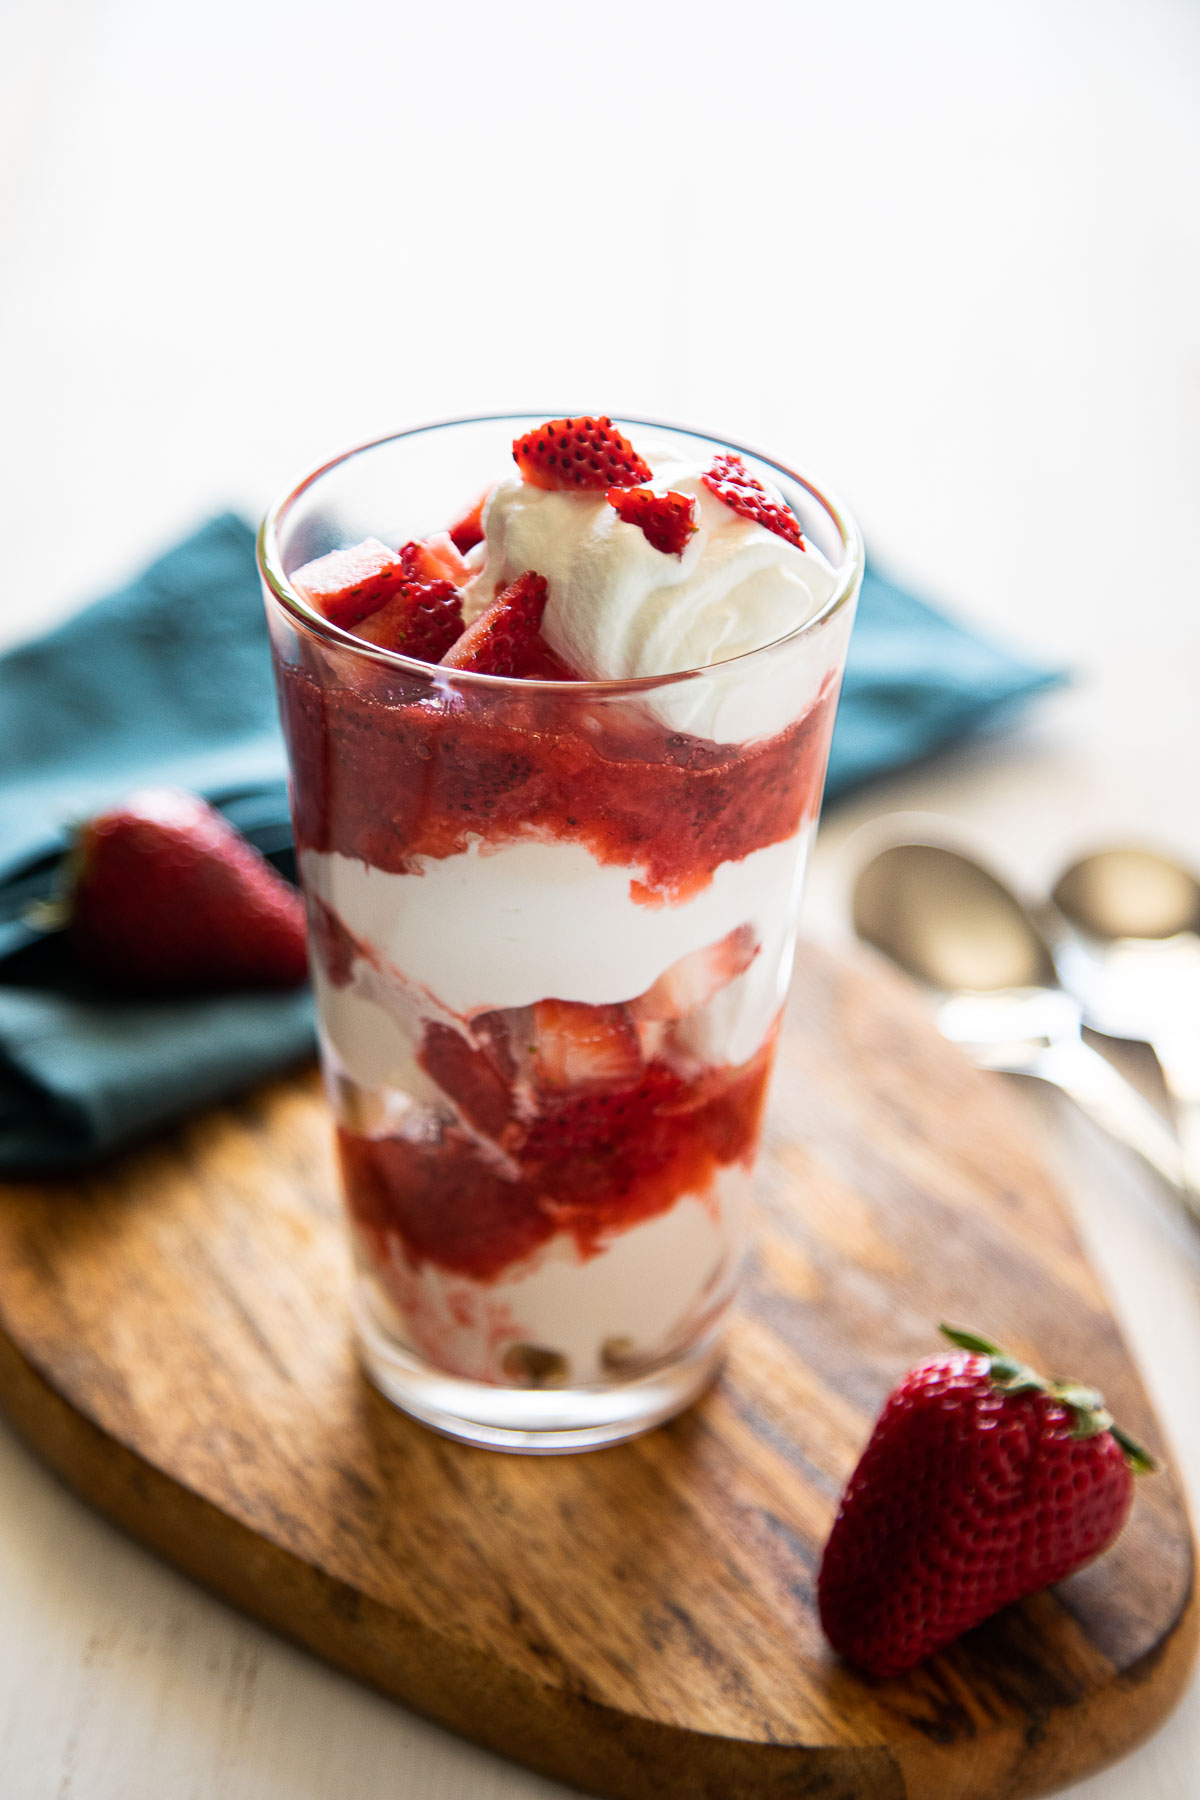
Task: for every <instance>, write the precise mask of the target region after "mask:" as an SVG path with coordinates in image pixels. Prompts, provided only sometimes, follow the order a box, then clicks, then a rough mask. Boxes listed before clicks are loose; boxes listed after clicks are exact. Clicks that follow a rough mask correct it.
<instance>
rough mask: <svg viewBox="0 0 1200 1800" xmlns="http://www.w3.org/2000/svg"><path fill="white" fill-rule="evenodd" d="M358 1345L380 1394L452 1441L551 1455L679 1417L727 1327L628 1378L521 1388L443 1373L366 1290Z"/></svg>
mask: <svg viewBox="0 0 1200 1800" xmlns="http://www.w3.org/2000/svg"><path fill="white" fill-rule="evenodd" d="M354 1311H355V1321H356V1324H357V1326H358V1342H359V1350H360V1353H361V1356H362V1361H363V1364H364V1367H365V1368H366V1372H367V1374H368V1375H369V1376H370V1378H371V1380H372V1381H373V1382H374V1383H375V1386H376V1387H377V1388H378V1389H379V1391H380V1392H381V1393H382V1394H383V1395H385V1396H386V1398H387V1399H389V1400H390V1401H392V1403H393V1405H395V1406H398V1407H399V1408H400V1410H401V1412H406V1413H408V1414H409V1415H410V1416H411V1417H412V1418H414V1419H419V1420H420V1422H421V1424H422V1425H429V1426H432V1428H433V1430H434V1431H440V1432H441V1433H442V1435H443V1436H444V1437H449V1438H457V1439H458V1441H459V1442H460V1443H463V1444H477V1445H480V1446H481V1447H482V1448H484V1449H486V1450H511V1451H516V1452H518V1453H519V1454H522V1455H525V1456H549V1455H556V1454H561V1453H562V1452H563V1451H572V1450H601V1449H603V1448H604V1446H605V1445H606V1444H620V1443H623V1442H624V1440H625V1439H626V1438H632V1437H640V1436H641V1434H642V1433H643V1432H645V1431H651V1430H653V1428H654V1427H655V1426H656V1425H662V1424H664V1423H665V1422H666V1420H668V1419H673V1418H674V1417H675V1415H676V1414H677V1413H681V1412H682V1411H683V1410H684V1408H685V1407H688V1406H690V1405H691V1404H692V1401H693V1400H696V1399H698V1398H699V1397H700V1395H701V1394H702V1393H703V1392H704V1390H705V1388H707V1387H708V1386H709V1384H710V1383H711V1382H712V1380H713V1378H714V1377H715V1375H716V1373H717V1370H718V1368H719V1366H720V1362H721V1353H722V1342H721V1338H722V1330H721V1327H722V1324H723V1321H718V1322H717V1324H716V1325H714V1326H713V1328H712V1329H711V1330H710V1331H709V1332H708V1333H707V1334H706V1335H705V1336H704V1337H703V1338H701V1339H700V1340H699V1341H698V1342H697V1343H696V1344H694V1345H692V1347H691V1348H690V1349H689V1350H687V1351H685V1352H684V1353H682V1354H681V1355H679V1356H676V1357H673V1358H672V1359H671V1361H670V1362H668V1363H664V1364H663V1365H662V1366H661V1367H660V1368H658V1369H654V1370H652V1371H650V1372H649V1373H647V1374H643V1375H639V1376H637V1377H635V1378H634V1379H632V1380H629V1381H621V1382H604V1383H599V1382H598V1383H596V1384H595V1385H593V1386H590V1387H574V1388H571V1387H560V1388H512V1387H495V1386H493V1385H492V1384H491V1383H489V1382H485V1381H467V1380H463V1379H462V1378H461V1377H459V1376H456V1375H447V1374H444V1373H443V1372H442V1371H441V1370H440V1369H435V1368H434V1367H433V1365H432V1364H431V1363H427V1362H425V1361H424V1359H423V1358H421V1357H419V1356H414V1355H413V1354H412V1353H411V1352H410V1351H408V1350H403V1349H401V1348H400V1346H399V1345H398V1344H397V1343H396V1342H395V1340H394V1339H393V1338H390V1337H389V1336H388V1335H387V1333H386V1332H384V1331H383V1330H381V1328H380V1326H379V1323H378V1321H377V1320H376V1319H375V1318H374V1317H373V1316H372V1314H371V1310H370V1307H369V1305H368V1304H366V1303H365V1302H364V1299H363V1297H362V1296H361V1294H360V1295H359V1297H358V1298H357V1299H356V1303H355V1309H354Z"/></svg>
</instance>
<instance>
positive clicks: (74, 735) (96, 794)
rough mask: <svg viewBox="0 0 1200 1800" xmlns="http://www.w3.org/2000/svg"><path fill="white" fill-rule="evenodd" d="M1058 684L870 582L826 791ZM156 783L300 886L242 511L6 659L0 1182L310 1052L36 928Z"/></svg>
mask: <svg viewBox="0 0 1200 1800" xmlns="http://www.w3.org/2000/svg"><path fill="white" fill-rule="evenodd" d="M1061 679H1062V677H1061V675H1060V674H1058V673H1056V672H1054V671H1050V670H1047V669H1040V668H1035V667H1033V666H1031V665H1030V664H1028V663H1025V662H1021V661H1019V660H1018V659H1017V658H1015V657H1013V656H1011V655H1009V654H1008V653H1007V652H1006V651H1004V650H1002V649H1000V648H998V647H997V646H995V645H993V644H991V643H989V642H987V641H986V640H984V639H982V638H980V637H977V636H976V635H974V634H973V633H970V632H967V631H965V630H963V629H962V627H961V626H958V625H956V624H954V623H953V622H952V621H951V620H949V619H947V618H945V617H944V616H943V615H942V614H940V613H938V612H936V611H934V609H933V608H932V607H929V606H926V605H925V604H924V602H922V601H920V600H917V599H915V598H914V597H913V596H912V595H911V594H907V593H905V592H904V591H903V589H901V588H898V587H895V586H893V585H892V584H891V583H890V582H888V581H885V580H884V579H883V578H882V577H881V576H879V575H878V574H876V573H875V571H874V570H869V571H868V573H867V576H866V579H865V581H864V583H863V591H862V599H861V601H860V604H859V614H858V623H857V625H856V627H855V631H854V639H853V643H852V645H851V650H850V658H849V663H848V666H847V670H846V679H845V685H844V687H843V692H842V701H841V709H840V712H839V716H838V723H837V730H836V732H835V735H834V741H833V753H832V757H831V760H830V768H829V782H828V793H829V794H830V795H831V796H832V795H836V794H838V793H841V792H842V791H844V790H845V789H846V788H848V787H850V786H852V785H855V784H857V783H859V782H862V781H865V780H866V779H868V778H869V777H870V776H872V775H875V774H878V773H880V772H881V771H883V770H886V769H894V768H896V767H898V766H900V765H901V764H904V763H907V762H911V761H913V760H914V759H916V758H918V757H921V756H925V755H927V754H928V753H929V752H930V751H932V750H935V749H937V748H938V747H939V746H940V745H942V744H945V743H947V742H949V741H951V740H953V739H955V738H958V737H961V736H963V735H965V734H966V733H967V732H973V731H977V730H979V729H980V728H981V727H984V726H986V725H988V724H990V723H992V722H993V721H994V720H995V719H996V718H997V717H998V716H1000V715H1001V714H1003V713H1004V712H1006V711H1007V710H1008V709H1009V708H1011V707H1012V706H1013V705H1014V704H1016V703H1017V702H1019V701H1021V700H1023V699H1025V698H1027V697H1028V696H1029V695H1031V694H1033V693H1036V692H1038V691H1039V690H1040V689H1044V688H1047V687H1050V686H1052V685H1054V684H1055V683H1056V682H1057V681H1059V680H1061ZM147 782H153V783H161V782H170V783H174V784H177V785H179V786H182V787H186V788H191V789H193V790H194V791H195V792H197V793H202V794H204V795H206V796H207V798H209V799H210V800H212V801H214V802H215V803H216V804H217V805H218V806H220V807H221V809H222V810H223V811H224V812H225V813H226V814H227V815H228V817H229V818H231V819H232V820H233V822H234V824H236V825H237V826H238V827H239V829H241V830H243V831H245V832H246V834H247V836H248V837H249V838H250V839H251V840H252V841H253V842H254V843H256V844H258V846H259V848H260V849H261V850H263V852H264V854H266V855H269V856H271V857H272V858H273V860H275V862H276V863H277V865H278V866H279V867H280V868H282V869H283V870H284V872H285V873H288V874H290V873H291V872H292V869H291V862H290V848H289V846H290V835H289V828H288V814H287V792H286V781H285V759H284V752H283V744H282V740H281V738H280V735H279V726H278V721H277V717H276V711H275V693H274V688H273V685H272V681H271V668H270V654H269V649H268V642H267V630H266V620H265V616H264V612H263V605H262V599H261V596H260V593H259V587H258V578H257V575H256V572H255V566H254V534H253V532H252V531H251V530H250V528H249V526H248V525H246V524H245V523H244V522H243V521H242V520H241V519H238V518H236V517H234V516H233V515H232V514H224V515H222V516H221V517H219V518H215V519H212V520H210V521H209V522H208V523H207V524H205V525H203V526H201V528H200V529H199V530H198V531H197V532H195V533H194V534H193V535H192V536H191V537H189V538H187V539H186V540H185V541H184V542H183V543H180V544H178V545H176V546H175V548H174V549H171V550H169V551H168V552H167V553H166V555H165V556H162V557H160V558H159V559H158V561H156V562H154V563H152V564H151V566H150V567H149V568H148V569H146V570H145V572H144V573H143V574H142V575H140V576H139V577H138V578H137V580H136V581H134V582H132V583H131V584H130V586H129V587H127V588H124V589H123V590H122V591H121V592H120V593H117V594H113V595H111V596H110V597H109V598H108V599H105V600H100V601H98V602H96V604H95V605H93V606H90V607H88V608H87V609H86V611H84V612H82V613H79V614H78V615H77V616H76V617H75V618H73V619H70V620H68V621H67V623H66V624H64V625H60V626H59V627H58V628H57V629H56V630H54V631H51V632H49V633H48V634H47V635H46V636H45V637H43V638H40V639H38V640H37V641H36V642H33V643H29V644H25V645H22V646H21V647H20V648H18V649H16V650H13V651H11V652H9V654H8V655H6V656H4V657H0V1170H3V1171H6V1172H17V1171H36V1170H38V1169H49V1168H59V1167H64V1166H70V1165H73V1164H81V1163H85V1162H89V1161H91V1160H93V1159H95V1158H97V1157H100V1156H102V1155H105V1154H107V1153H108V1152H110V1151H112V1150H114V1149H115V1148H117V1147H118V1146H119V1145H121V1144H123V1143H126V1142H128V1141H129V1140H130V1139H133V1138H136V1137H138V1136H141V1135H143V1134H145V1133H146V1132H148V1131H150V1130H152V1129H153V1128H154V1127H156V1126H158V1125H161V1124H163V1123H164V1122H165V1121H167V1120H168V1119H171V1118H175V1117H177V1116H178V1115H179V1114H181V1113H183V1112H186V1111H187V1110H189V1109H191V1108H194V1107H198V1106H203V1105H206V1104H208V1103H211V1102H212V1101H214V1100H217V1099H219V1098H221V1097H222V1096H224V1095H228V1094H231V1093H235V1092H236V1091H238V1090H239V1089H240V1088H244V1087H246V1086H248V1085H249V1084H251V1083H253V1082H255V1081H257V1080H259V1079H261V1078H263V1077H265V1076H267V1075H269V1074H271V1073H273V1072H275V1071H277V1070H279V1069H283V1068H286V1067H288V1066H289V1065H291V1064H294V1063H296V1062H299V1061H300V1060H302V1059H303V1058H305V1057H306V1056H308V1055H309V1054H310V1053H311V1050H312V1045H313V1022H312V1007H311V1000H310V997H309V995H308V994H307V993H292V994H282V995H280V994H265V995H257V994H252V995H245V994H242V995H213V996H208V997H202V998H197V999H188V1000H169V1001H168V1000H162V1001H145V1000H139V1001H127V1002H120V1001H114V1000H113V999H112V998H111V996H109V995H103V994H100V993H98V992H96V991H95V990H94V989H92V988H90V987H89V985H88V984H87V983H86V981H84V980H82V979H81V978H80V977H79V976H78V974H76V973H75V972H74V971H73V970H72V969H71V968H70V965H69V961H68V959H67V957H66V955H65V953H64V951H63V949H62V946H61V945H60V944H59V942H58V940H57V939H56V938H54V937H43V936H41V935H40V934H39V933H38V932H37V931H36V930H35V929H34V928H33V927H32V926H31V925H29V924H28V923H27V922H26V919H25V914H26V911H27V909H28V907H29V905H30V903H31V902H32V901H34V900H37V899H39V898H42V897H45V896H46V895H48V894H49V893H51V892H52V891H53V887H54V881H55V875H56V870H57V865H58V861H59V858H60V856H61V854H62V850H63V847H64V844H65V842H66V840H67V836H68V834H69V831H70V827H71V822H72V821H73V820H76V819H81V818H85V817H87V816H88V814H90V813H92V812H94V811H96V810H97V809H98V808H99V807H101V806H104V805H106V804H108V803H110V802H112V801H114V800H117V799H119V798H120V797H121V796H122V795H123V794H125V793H127V792H128V791H129V790H130V789H131V788H134V787H137V786H142V785H144V784H146V783H147Z"/></svg>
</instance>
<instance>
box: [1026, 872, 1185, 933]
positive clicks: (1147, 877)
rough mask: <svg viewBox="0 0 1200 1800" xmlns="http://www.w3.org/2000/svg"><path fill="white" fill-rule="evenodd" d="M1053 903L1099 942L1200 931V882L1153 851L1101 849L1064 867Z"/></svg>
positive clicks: (1056, 885)
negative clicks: (1066, 867) (1068, 866)
mask: <svg viewBox="0 0 1200 1800" xmlns="http://www.w3.org/2000/svg"><path fill="white" fill-rule="evenodd" d="M1053 898H1054V904H1055V905H1056V906H1057V907H1058V910H1059V912H1061V913H1062V914H1063V916H1064V917H1065V918H1067V919H1069V920H1070V922H1071V924H1072V925H1074V926H1075V928H1076V930H1077V931H1082V932H1084V933H1086V935H1087V936H1088V937H1092V938H1097V939H1098V940H1099V941H1100V942H1101V943H1113V942H1115V941H1116V940H1117V939H1118V938H1155V939H1161V938H1171V937H1177V936H1178V935H1179V933H1180V932H1184V931H1200V881H1197V880H1196V877H1195V876H1194V875H1193V874H1192V872H1191V870H1190V869H1185V868H1183V867H1182V866H1181V865H1180V864H1179V863H1177V862H1174V861H1173V860H1172V859H1171V858H1170V857H1168V856H1161V855H1159V854H1158V852H1157V851H1154V850H1137V849H1121V850H1098V851H1096V852H1095V853H1094V854H1093V855H1091V856H1085V857H1082V858H1081V859H1080V860H1079V861H1078V862H1076V863H1072V865H1071V867H1070V868H1069V869H1066V870H1064V872H1063V874H1061V875H1060V876H1059V878H1058V881H1057V882H1056V883H1055V886H1054V896H1053Z"/></svg>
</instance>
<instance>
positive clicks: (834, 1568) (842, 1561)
mask: <svg viewBox="0 0 1200 1800" xmlns="http://www.w3.org/2000/svg"><path fill="white" fill-rule="evenodd" d="M942 1331H943V1333H944V1334H945V1336H946V1337H948V1338H949V1339H950V1341H951V1343H953V1344H956V1345H958V1346H959V1352H958V1353H957V1354H954V1355H947V1356H940V1357H937V1358H935V1359H934V1360H933V1361H931V1362H926V1363H922V1364H921V1365H920V1366H919V1367H918V1368H916V1369H913V1370H912V1371H911V1372H910V1373H909V1374H908V1375H906V1376H905V1378H904V1380H903V1381H902V1382H901V1383H900V1385H899V1386H898V1387H897V1388H896V1389H895V1390H894V1391H893V1393H892V1394H891V1396H890V1397H889V1399H888V1401H887V1404H886V1405H885V1407H884V1409H883V1412H882V1413H881V1414H880V1417H879V1420H878V1423H877V1424H876V1426H875V1430H874V1432H873V1433H872V1436H871V1441H870V1443H869V1444H868V1445H867V1448H866V1450H865V1451H864V1452H863V1456H862V1460H861V1461H860V1463H859V1465H858V1467H857V1469H855V1471H854V1474H853V1475H852V1476H851V1478H850V1484H849V1486H848V1487H847V1489H846V1492H845V1494H844V1495H843V1497H842V1504H841V1510H840V1511H839V1513H838V1516H837V1519H836V1521H835V1523H834V1527H833V1531H832V1532H831V1534H830V1537H829V1542H828V1543H827V1544H826V1546H825V1555H824V1558H823V1560H822V1563H821V1572H820V1577H819V1580H818V1584H817V1596H818V1602H819V1606H820V1613H821V1624H822V1626H823V1627H824V1630H825V1635H826V1637H827V1638H828V1639H829V1641H830V1643H831V1644H832V1645H833V1647H834V1649H835V1650H837V1651H840V1653H841V1654H842V1655H843V1656H844V1657H845V1658H846V1660H847V1661H848V1662H852V1663H855V1664H856V1665H857V1666H858V1667H859V1668H860V1669H865V1670H866V1671H867V1672H868V1673H869V1674H872V1675H882V1676H887V1675H899V1674H901V1673H902V1672H903V1671H904V1670H905V1669H910V1668H912V1666H913V1664H914V1663H918V1662H920V1661H921V1659H922V1657H925V1656H929V1655H931V1654H932V1653H933V1652H934V1651H935V1650H940V1649H942V1648H943V1647H944V1646H945V1645H946V1644H949V1643H952V1642H953V1640H954V1639H955V1638H957V1637H960V1636H961V1635H962V1633H963V1632H964V1631H969V1630H970V1629H971V1628H972V1626H974V1625H978V1624H980V1623H981V1622H982V1621H983V1620H984V1619H986V1618H989V1617H990V1616H991V1614H992V1613H994V1612H998V1611H999V1610H1000V1608H1001V1607H1003V1606H1008V1605H1009V1604H1010V1603H1011V1602H1012V1601H1014V1600H1019V1599H1020V1598H1021V1597H1022V1595H1024V1594H1031V1593H1034V1592H1035V1591H1036V1590H1037V1589H1038V1588H1043V1587H1046V1586H1048V1585H1049V1583H1051V1582H1053V1581H1061V1580H1062V1579H1063V1578H1064V1577H1065V1576H1067V1575H1070V1574H1071V1573H1073V1571H1074V1570H1076V1569H1079V1568H1082V1567H1083V1565H1084V1564H1085V1563H1088V1562H1091V1560H1092V1559H1093V1557H1095V1556H1098V1555H1099V1554H1100V1552H1101V1551H1102V1550H1106V1549H1107V1548H1108V1546H1109V1544H1111V1543H1112V1541H1113V1539H1114V1538H1115V1537H1116V1536H1117V1533H1118V1532H1119V1531H1120V1529H1121V1527H1122V1525H1124V1523H1125V1519H1126V1517H1127V1515H1128V1513H1129V1507H1130V1504H1131V1501H1132V1498H1133V1475H1134V1473H1138V1474H1142V1473H1146V1472H1148V1471H1149V1470H1151V1469H1153V1468H1154V1466H1155V1465H1154V1463H1153V1461H1152V1459H1151V1458H1150V1457H1149V1456H1148V1455H1147V1453H1146V1451H1145V1450H1143V1449H1142V1448H1141V1446H1140V1445H1138V1444H1136V1443H1135V1442H1134V1441H1133V1440H1132V1439H1131V1438H1130V1437H1128V1436H1127V1435H1126V1434H1125V1433H1124V1432H1123V1431H1121V1430H1120V1429H1119V1428H1118V1427H1117V1426H1116V1425H1114V1424H1113V1421H1112V1418H1111V1416H1110V1415H1109V1413H1107V1412H1106V1411H1105V1410H1104V1401H1103V1397H1102V1396H1101V1395H1100V1394H1098V1393H1096V1391H1095V1390H1094V1389H1093V1388H1085V1387H1080V1386H1079V1385H1078V1384H1076V1383H1074V1382H1049V1381H1046V1380H1045V1379H1044V1378H1043V1377H1042V1376H1040V1375H1038V1374H1036V1373H1035V1372H1034V1371H1033V1370H1032V1369H1029V1368H1026V1367H1025V1365H1024V1364H1023V1363H1020V1362H1018V1361H1017V1360H1016V1359H1015V1358H1014V1357H1011V1356H1008V1355H1006V1354H1005V1352H1004V1351H1002V1350H999V1349H997V1347H996V1345H994V1344H990V1343H988V1341H987V1340H986V1339H985V1338H979V1337H976V1336H974V1335H973V1334H972V1333H970V1332H965V1331H956V1330H952V1329H951V1328H950V1327H949V1326H945V1325H943V1326H942Z"/></svg>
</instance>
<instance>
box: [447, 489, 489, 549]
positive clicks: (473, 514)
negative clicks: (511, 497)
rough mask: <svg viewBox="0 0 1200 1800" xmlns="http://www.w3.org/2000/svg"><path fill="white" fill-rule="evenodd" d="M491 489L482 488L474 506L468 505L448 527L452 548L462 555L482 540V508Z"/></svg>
mask: <svg viewBox="0 0 1200 1800" xmlns="http://www.w3.org/2000/svg"><path fill="white" fill-rule="evenodd" d="M491 491H492V490H491V488H484V490H483V492H482V494H480V496H479V498H478V500H476V502H475V504H474V506H469V507H468V508H467V510H466V512H465V513H464V514H463V516H462V518H461V519H455V521H454V523H453V525H452V526H451V527H450V531H449V536H450V537H451V538H452V539H453V542H454V548H455V549H456V550H461V552H462V554H463V555H464V556H465V555H466V554H467V551H468V550H473V549H474V548H475V546H476V544H482V542H483V509H484V507H485V506H486V505H487V498H488V495H489V494H490V493H491Z"/></svg>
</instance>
